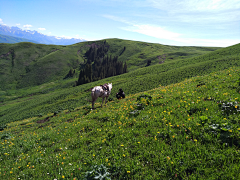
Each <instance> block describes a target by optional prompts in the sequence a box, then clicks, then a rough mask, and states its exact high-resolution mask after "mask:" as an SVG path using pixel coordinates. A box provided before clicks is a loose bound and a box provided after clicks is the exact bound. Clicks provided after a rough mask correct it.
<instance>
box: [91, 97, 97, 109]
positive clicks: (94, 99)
mask: <svg viewBox="0 0 240 180" xmlns="http://www.w3.org/2000/svg"><path fill="white" fill-rule="evenodd" d="M96 100H97V98H94V97H93V96H92V109H94V103H95V101H96Z"/></svg>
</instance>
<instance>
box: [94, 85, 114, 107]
mask: <svg viewBox="0 0 240 180" xmlns="http://www.w3.org/2000/svg"><path fill="white" fill-rule="evenodd" d="M111 90H112V83H108V84H104V85H100V86H96V87H94V88H93V89H92V93H91V96H92V109H94V103H95V101H96V100H97V98H98V97H101V98H102V105H103V101H104V98H106V100H105V104H106V103H107V99H108V97H109V95H110V93H111ZM102 105H101V107H102Z"/></svg>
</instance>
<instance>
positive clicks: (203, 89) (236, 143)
mask: <svg viewBox="0 0 240 180" xmlns="http://www.w3.org/2000/svg"><path fill="white" fill-rule="evenodd" d="M239 74H240V68H239V67H232V68H229V69H227V70H224V71H217V72H212V73H211V74H209V75H205V76H197V77H194V78H190V79H187V80H184V81H182V82H179V83H177V84H171V85H168V86H163V85H162V86H159V85H158V87H155V88H154V89H152V90H148V91H145V92H140V93H136V94H131V95H127V97H126V98H125V99H122V100H114V101H112V102H108V103H107V105H106V106H104V107H103V108H100V103H97V104H96V107H97V108H96V109H95V110H91V106H90V103H87V104H86V105H83V106H82V105H80V106H78V107H76V108H75V109H69V110H64V111H61V112H55V114H53V113H49V114H42V116H41V117H40V116H37V117H32V118H29V119H24V120H22V121H16V122H11V123H8V124H7V126H6V127H2V129H3V130H2V131H1V132H0V137H1V143H0V148H1V152H0V178H1V179H18V178H19V179H84V177H87V176H88V177H90V175H92V176H94V175H93V173H92V174H91V173H90V171H91V170H93V172H95V176H96V175H98V174H97V171H96V167H97V168H100V169H103V170H104V167H106V168H107V169H105V170H104V171H103V173H105V175H107V173H110V174H109V175H108V177H110V178H111V179H239V178H240V174H239V172H240V166H239V163H240V162H239V161H240V149H239V148H240V138H239V135H240V124H239V112H240V103H239V99H240V94H239V91H240V86H239V78H240V77H239ZM79 88H83V89H86V88H88V85H85V86H80V87H79ZM149 89H150V88H149ZM70 91H71V90H70ZM56 93H57V92H56ZM45 95H47V94H45ZM59 95H60V93H59ZM78 95H80V94H71V97H72V98H73V99H74V98H78ZM39 100H41V98H39ZM26 102H28V101H26ZM53 102H55V101H54V100H53ZM46 105H47V104H46ZM49 106H50V105H49ZM93 166H96V167H95V168H93Z"/></svg>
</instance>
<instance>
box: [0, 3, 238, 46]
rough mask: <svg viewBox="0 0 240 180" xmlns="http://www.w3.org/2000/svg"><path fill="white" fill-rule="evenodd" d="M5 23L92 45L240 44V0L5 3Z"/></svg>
mask: <svg viewBox="0 0 240 180" xmlns="http://www.w3.org/2000/svg"><path fill="white" fill-rule="evenodd" d="M0 24H2V25H7V26H17V27H19V28H21V29H25V30H37V31H38V32H41V33H43V34H46V35H52V36H58V37H69V38H70V37H73V38H83V39H85V40H87V41H93V40H100V39H106V38H120V39H128V40H135V41H144V42H151V43H159V44H164V45H176V46H215V47H227V46H231V45H234V44H238V43H240V0H67V1H66V0H0Z"/></svg>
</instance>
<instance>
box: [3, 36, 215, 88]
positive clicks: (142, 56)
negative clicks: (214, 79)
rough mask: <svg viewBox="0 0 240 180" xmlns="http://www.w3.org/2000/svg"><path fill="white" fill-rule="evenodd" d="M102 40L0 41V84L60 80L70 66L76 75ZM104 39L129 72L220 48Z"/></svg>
mask: <svg viewBox="0 0 240 180" xmlns="http://www.w3.org/2000/svg"><path fill="white" fill-rule="evenodd" d="M103 41H104V40H102V41H94V42H93V41H92V42H81V43H78V44H74V45H69V46H58V45H43V44H33V43H17V44H0V66H1V67H2V68H1V69H0V84H1V86H0V88H1V90H9V89H12V90H14V89H21V88H24V87H30V86H36V85H41V84H43V83H48V82H53V81H56V80H61V79H63V78H64V77H65V76H66V75H67V73H68V72H69V70H70V69H71V68H72V69H75V70H76V74H75V77H77V76H78V73H79V67H81V64H83V63H84V60H86V59H85V57H84V54H85V52H86V51H87V50H88V49H89V48H90V47H98V44H99V43H102V42H103ZM106 41H107V43H108V44H109V51H108V53H107V55H109V56H111V55H112V56H119V60H120V61H123V62H127V65H128V71H129V72H131V71H133V70H136V69H139V68H142V67H145V66H146V65H147V62H148V61H151V64H150V65H155V64H165V63H167V62H173V61H175V60H179V59H185V58H189V57H196V56H199V55H203V54H206V53H209V52H211V51H214V50H217V49H219V48H214V47H179V46H166V45H161V44H153V43H145V42H137V41H128V40H121V39H107V40H106ZM124 47H125V48H124ZM124 49H125V50H124ZM123 50H124V51H123Z"/></svg>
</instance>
